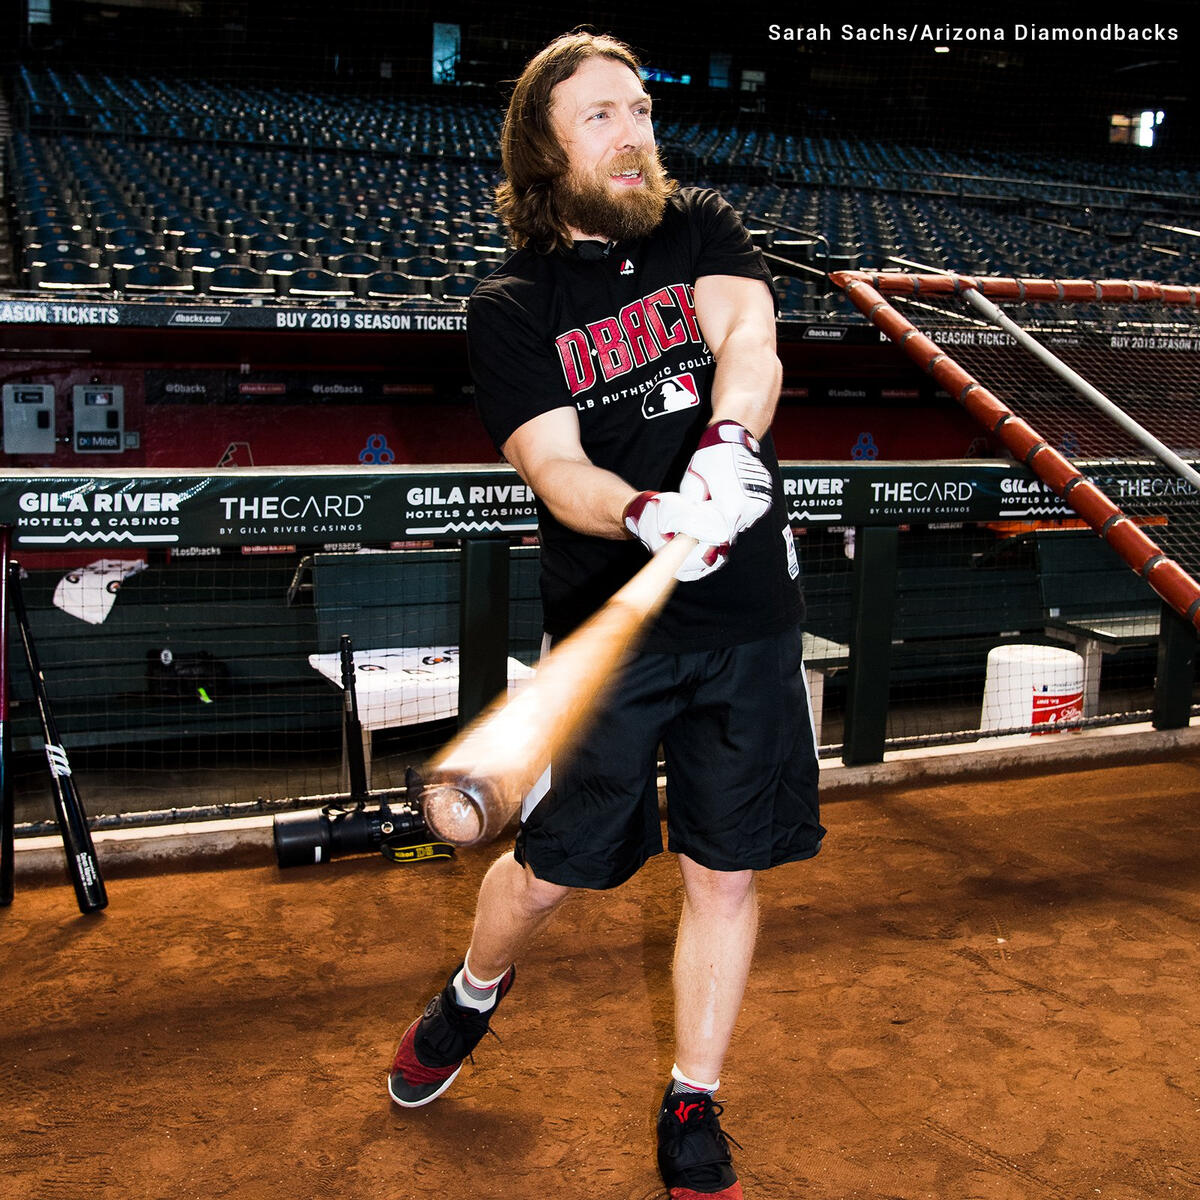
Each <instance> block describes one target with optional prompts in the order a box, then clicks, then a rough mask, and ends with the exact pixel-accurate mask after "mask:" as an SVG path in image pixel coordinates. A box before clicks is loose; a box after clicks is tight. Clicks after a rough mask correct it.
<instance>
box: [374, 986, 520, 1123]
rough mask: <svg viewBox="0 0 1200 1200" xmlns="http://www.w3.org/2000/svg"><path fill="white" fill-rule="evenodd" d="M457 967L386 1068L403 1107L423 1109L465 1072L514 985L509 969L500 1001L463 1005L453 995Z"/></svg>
mask: <svg viewBox="0 0 1200 1200" xmlns="http://www.w3.org/2000/svg"><path fill="white" fill-rule="evenodd" d="M461 966H462V964H461V963H460V964H459V966H457V967H455V968H454V970H453V971H452V972H451V974H450V980H449V982H448V983H447V984H446V986H445V987H444V988H442V990H441V991H440V992H439V993H438V994H437V995H436V996H434V998H433V999H432V1000H430V1002H429V1003H428V1004H427V1005H426V1006H425V1011H424V1012H423V1013H422V1014H421V1015H420V1016H419V1017H418V1018H417V1019H416V1020H415V1021H414V1022H413V1023H412V1024H411V1025H410V1026H409V1027H408V1028H407V1029H406V1030H405V1031H404V1036H403V1037H402V1038H401V1039H400V1045H399V1046H397V1047H396V1054H395V1057H393V1059H392V1066H391V1069H390V1070H389V1071H388V1095H389V1096H391V1098H392V1099H393V1100H395V1102H396V1103H397V1104H401V1105H403V1106H404V1107H405V1108H420V1106H421V1105H422V1104H428V1103H429V1102H430V1101H431V1100H436V1099H437V1098H438V1097H439V1096H440V1095H441V1094H442V1093H443V1092H444V1091H445V1090H446V1089H447V1088H448V1087H449V1086H450V1085H451V1084H452V1083H453V1082H454V1077H455V1076H456V1075H457V1074H458V1073H459V1071H461V1070H462V1065H463V1061H464V1060H465V1059H466V1058H468V1057H470V1054H471V1051H472V1050H474V1049H475V1047H476V1046H477V1045H479V1042H480V1041H481V1040H482V1038H483V1035H484V1034H485V1033H487V1032H488V1022H489V1021H490V1020H491V1018H492V1013H494V1012H495V1011H496V1006H497V1005H498V1004H499V1003H500V1001H501V1000H503V999H504V997H505V995H506V994H507V992H508V989H509V988H511V987H512V984H513V980H514V979H515V978H516V975H517V969H516V967H515V966H512V967H509V968H508V970H507V971H506V972H505V973H504V978H503V979H501V980H500V983H499V985H498V986H497V988H496V1000H495V1003H494V1004H493V1005H492V1007H491V1008H490V1009H488V1011H487V1012H479V1011H478V1010H477V1009H474V1008H464V1007H463V1006H462V1005H461V1004H459V1003H458V1002H457V1001H456V1000H455V999H454V977H455V976H456V975H457V974H458V972H459V970H460V969H461Z"/></svg>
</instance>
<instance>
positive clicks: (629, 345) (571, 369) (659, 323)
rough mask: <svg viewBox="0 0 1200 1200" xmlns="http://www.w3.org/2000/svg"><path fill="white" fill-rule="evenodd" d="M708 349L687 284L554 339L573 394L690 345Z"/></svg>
mask: <svg viewBox="0 0 1200 1200" xmlns="http://www.w3.org/2000/svg"><path fill="white" fill-rule="evenodd" d="M689 342H691V343H694V344H695V345H697V346H703V345H704V337H703V335H702V334H701V333H700V326H699V324H698V323H697V321H696V306H695V299H694V296H693V293H692V289H691V288H690V287H689V286H688V285H687V284H686V283H673V284H671V285H670V286H669V287H664V288H659V289H658V291H656V292H651V293H650V294H649V295H648V296H643V297H642V298H641V299H640V300H634V301H633V303H632V304H627V305H625V307H624V308H623V309H621V311H620V312H619V313H618V314H617V315H616V316H615V317H603V318H602V319H601V320H599V321H589V322H588V324H587V325H586V326H585V327H584V328H583V329H571V330H568V331H567V332H566V333H564V334H561V335H560V336H559V337H557V338H556V339H555V343H554V344H555V346H556V347H557V349H558V358H559V362H560V363H561V365H562V369H563V376H564V378H565V379H566V381H567V387H568V388H570V390H571V395H572V396H577V395H578V394H579V393H580V392H586V391H587V390H588V388H590V387H592V386H594V385H595V384H596V383H597V382H598V381H599V380H603V381H604V382H605V383H610V382H611V381H612V380H614V379H617V378H619V377H620V376H622V375H627V374H628V373H629V372H630V371H632V370H634V369H635V368H638V367H644V366H645V365H646V364H647V363H652V362H654V361H655V360H657V359H659V358H661V357H662V356H663V354H665V353H666V352H667V351H668V350H670V349H672V348H673V347H675V346H683V345H686V344H687V343H689Z"/></svg>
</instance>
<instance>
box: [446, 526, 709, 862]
mask: <svg viewBox="0 0 1200 1200" xmlns="http://www.w3.org/2000/svg"><path fill="white" fill-rule="evenodd" d="M695 545H696V543H695V541H694V540H693V539H692V538H689V537H685V536H683V535H682V534H680V535H677V536H676V537H674V538H672V539H671V540H670V541H669V542H668V543H667V544H666V545H665V546H663V547H662V549H660V550H659V551H658V552H657V553H656V554H655V555H654V557H653V558H652V559H651V560H650V561H649V562H648V563H647V564H646V565H645V566H644V567H643V568H642V569H641V570H640V571H639V572H638V573H637V574H636V575H635V576H634V577H633V578H632V579H631V580H630V581H629V582H628V583H627V584H626V585H625V586H624V587H623V588H621V590H620V591H618V592H617V593H615V594H614V595H613V596H612V597H611V598H610V599H609V600H608V601H607V603H605V605H604V607H603V608H601V609H600V610H599V611H598V612H596V613H595V614H593V616H592V617H590V618H589V619H588V620H587V621H586V622H585V623H584V624H583V625H581V626H580V627H579V628H578V629H577V630H575V632H574V633H572V634H571V635H570V636H569V637H567V638H565V639H564V640H563V641H562V642H560V643H559V644H558V645H556V646H555V647H554V648H553V649H552V650H551V651H550V653H549V654H547V655H546V657H545V658H543V659H542V660H541V662H539V663H538V667H537V673H536V674H535V675H534V677H533V678H532V679H531V680H530V681H529V682H528V683H527V684H525V685H524V686H523V687H522V688H521V689H520V690H519V691H517V692H516V694H515V695H514V696H513V697H512V699H511V700H510V699H507V697H506V696H501V697H500V698H499V699H497V700H496V701H494V702H493V703H492V705H491V706H490V707H489V708H488V709H486V710H485V711H484V712H483V713H482V714H481V715H480V716H479V717H477V718H476V720H475V721H474V722H472V724H471V725H469V726H468V727H467V728H466V729H465V730H463V732H462V733H460V734H459V735H458V737H457V738H455V739H454V741H453V742H451V743H450V745H449V746H447V747H446V748H445V749H444V750H443V751H442V752H441V754H440V755H438V757H437V758H436V759H435V760H434V761H433V763H432V764H430V765H429V766H427V767H426V769H425V772H424V776H425V793H424V810H425V823H426V824H427V825H428V826H429V828H430V829H431V830H433V832H434V833H435V834H436V835H437V836H438V837H440V838H442V839H443V840H445V841H447V842H451V843H453V844H454V845H456V846H473V845H475V844H476V843H478V842H486V841H490V840H491V839H492V838H494V837H496V836H497V835H498V834H499V833H500V831H501V830H502V829H503V828H504V826H505V825H507V824H508V822H509V820H510V819H511V818H512V816H513V814H514V813H515V812H516V811H517V809H518V808H519V807H520V806H521V801H522V800H523V799H524V797H525V794H526V793H527V792H528V791H529V790H530V788H532V787H533V785H534V784H535V783H536V782H537V781H538V779H539V778H540V777H541V775H542V773H543V772H544V771H545V769H546V767H547V766H548V765H549V764H550V761H551V759H556V758H559V757H561V756H562V755H564V754H567V753H569V752H570V749H571V747H572V746H573V745H574V744H575V743H576V742H577V741H578V739H579V738H580V736H581V735H582V734H583V732H584V731H585V730H586V728H587V726H588V725H589V723H590V722H591V720H592V718H593V717H594V716H595V713H596V710H597V709H598V708H599V706H600V702H601V701H602V700H603V698H604V695H605V693H606V691H607V688H608V685H609V684H610V683H612V682H613V680H614V678H615V677H616V675H617V673H618V671H619V670H620V668H621V666H622V665H623V663H624V661H625V659H626V658H627V657H628V656H629V655H630V654H631V653H632V652H633V650H634V648H635V647H636V645H637V643H638V642H639V641H640V640H641V637H642V636H643V635H644V633H645V632H646V630H647V629H648V627H649V625H650V622H651V621H652V620H653V618H654V616H655V615H656V614H657V613H658V611H659V610H660V609H661V608H662V606H663V604H664V603H666V600H667V597H668V596H669V595H670V594H671V591H672V590H673V588H674V586H675V572H676V571H677V570H679V568H680V567H681V566H682V565H683V561H684V559H686V558H687V556H688V554H689V553H690V552H691V550H692V548H693V547H694V546H695Z"/></svg>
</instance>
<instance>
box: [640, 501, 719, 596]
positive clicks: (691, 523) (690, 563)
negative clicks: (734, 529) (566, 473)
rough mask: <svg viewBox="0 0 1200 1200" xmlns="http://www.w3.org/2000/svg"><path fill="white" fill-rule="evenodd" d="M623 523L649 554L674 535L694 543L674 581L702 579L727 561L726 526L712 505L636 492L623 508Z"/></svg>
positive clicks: (717, 509)
mask: <svg viewBox="0 0 1200 1200" xmlns="http://www.w3.org/2000/svg"><path fill="white" fill-rule="evenodd" d="M624 520H625V528H626V529H628V530H629V532H630V533H632V534H633V536H634V537H636V538H637V539H638V540H639V541H640V542H641V543H642V545H643V546H645V547H646V549H647V550H649V551H650V553H651V554H653V553H654V552H655V551H656V550H658V549H660V548H661V547H662V546H665V545H666V544H667V542H669V541H670V540H671V539H672V538H673V537H674V536H675V535H676V534H677V533H682V534H686V535H687V536H688V537H693V538H695V539H696V541H697V543H699V544H698V545H697V546H696V547H695V548H694V549H693V550H692V552H691V553H690V554H689V555H688V556H687V558H685V559H684V560H683V566H681V567H680V568H679V570H678V571H676V572H675V578H676V579H679V580H682V581H685V582H686V581H689V580H692V579H702V578H703V577H704V576H705V575H711V574H712V573H713V572H714V571H718V570H720V569H721V567H723V566H724V565H725V560H726V559H727V558H728V557H729V543H730V540H731V536H730V530H729V522H728V521H727V520H726V519H725V515H724V514H723V513H722V512H721V510H720V509H719V508H718V507H717V506H716V505H715V504H710V503H707V502H701V501H697V500H687V499H684V497H683V496H681V495H680V494H679V493H678V492H640V493H639V494H638V495H636V496H634V498H633V499H632V500H631V501H630V502H629V503H628V504H627V505H626V506H625V513H624Z"/></svg>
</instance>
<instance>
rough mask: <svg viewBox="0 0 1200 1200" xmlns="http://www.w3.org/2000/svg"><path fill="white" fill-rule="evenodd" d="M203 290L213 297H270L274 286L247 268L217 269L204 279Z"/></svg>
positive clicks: (261, 275)
mask: <svg viewBox="0 0 1200 1200" xmlns="http://www.w3.org/2000/svg"><path fill="white" fill-rule="evenodd" d="M203 282H204V290H205V291H206V292H208V293H210V294H211V295H214V296H271V295H274V293H275V287H274V284H273V283H272V282H271V280H269V279H268V278H267V277H266V276H265V275H263V274H261V273H260V272H258V271H252V270H251V269H250V268H249V267H217V268H216V269H215V270H213V271H211V272H210V273H209V274H208V276H207V279H204V281H203Z"/></svg>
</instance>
